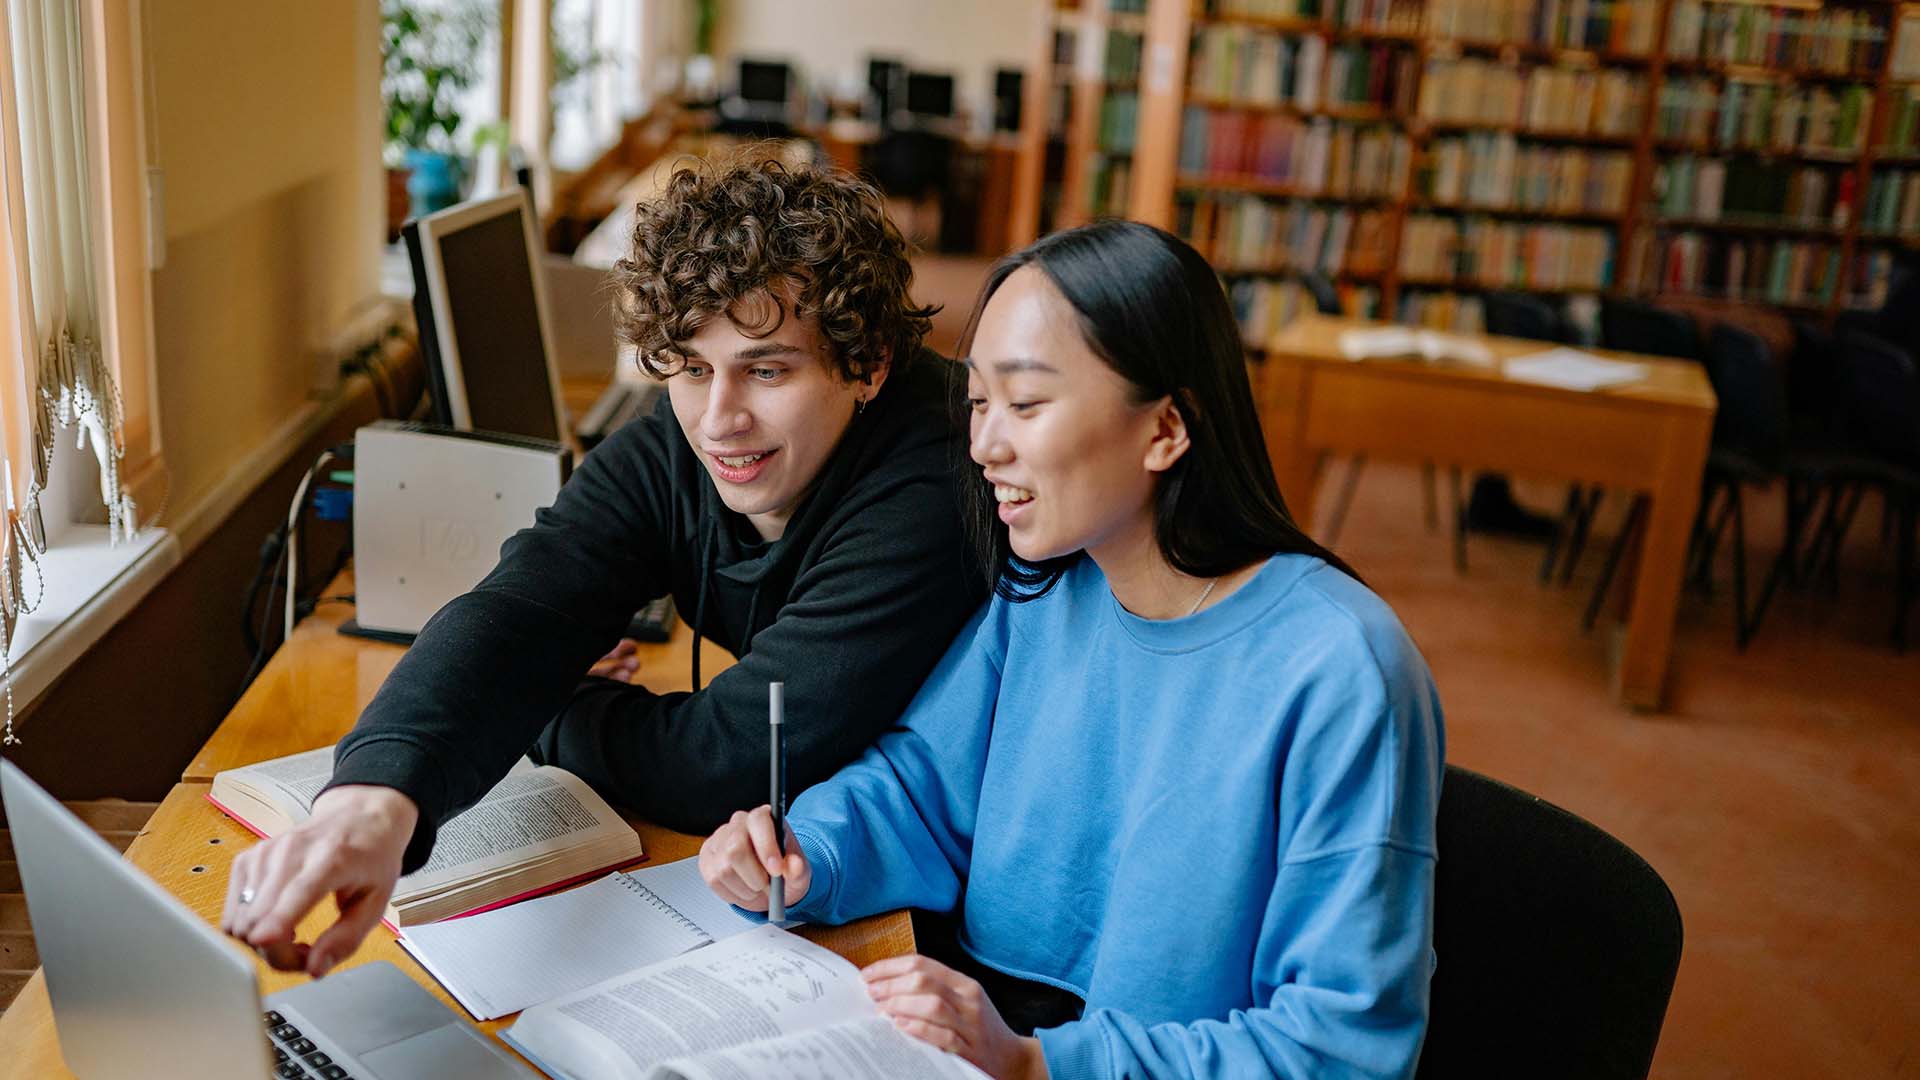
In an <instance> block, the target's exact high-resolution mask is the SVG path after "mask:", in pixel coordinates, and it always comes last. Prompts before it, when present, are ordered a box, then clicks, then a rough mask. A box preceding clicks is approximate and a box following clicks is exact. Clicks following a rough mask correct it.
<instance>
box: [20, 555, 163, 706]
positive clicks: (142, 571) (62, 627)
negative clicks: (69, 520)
mask: <svg viewBox="0 0 1920 1080" xmlns="http://www.w3.org/2000/svg"><path fill="white" fill-rule="evenodd" d="M179 563H180V544H179V541H178V540H177V539H176V538H175V537H174V535H173V533H171V532H169V531H167V530H165V529H151V528H150V529H144V530H142V531H141V532H140V534H139V535H137V536H136V537H134V539H133V540H132V541H131V542H129V543H125V544H121V545H119V546H118V547H115V546H113V545H111V544H109V543H108V542H107V527H106V526H104V525H76V526H74V527H73V528H71V529H70V530H68V531H67V532H66V533H65V534H64V535H62V536H61V537H60V539H59V541H58V542H57V543H56V544H55V545H54V546H53V547H51V548H49V549H48V550H47V552H46V554H44V555H42V556H41V557H40V569H41V573H42V574H44V576H45V581H46V582H47V586H46V592H45V594H44V595H43V596H41V597H40V602H39V604H38V606H36V607H35V608H34V610H33V611H31V612H28V613H27V614H26V615H24V616H22V617H21V619H20V622H19V624H18V625H16V626H15V627H14V630H13V640H12V643H11V645H10V648H9V651H8V655H9V656H11V657H12V658H13V664H12V675H11V678H12V690H13V708H14V711H15V712H16V713H17V712H24V711H25V710H26V708H27V706H29V705H31V704H32V703H33V702H34V700H35V699H37V698H38V697H39V696H40V695H41V694H42V693H43V692H45V691H46V689H47V688H48V687H49V686H52V685H53V683H54V681H55V680H57V679H58V678H59V677H60V675H61V673H62V672H64V671H65V670H66V669H67V668H68V667H69V666H71V665H72V664H73V662H74V661H75V660H77V659H79V658H80V656H81V654H83V653H85V652H86V651H87V650H88V649H90V648H92V647H93V644H94V643H95V642H97V641H99V640H100V639H101V638H102V637H104V636H105V635H106V633H107V631H108V630H110V629H112V628H113V625H114V624H115V623H117V622H119V621H120V619H121V618H122V617H124V616H125V615H126V614H127V612H129V611H131V610H133V607H134V605H135V604H138V603H139V602H140V601H141V600H142V599H144V598H145V597H146V595H147V594H148V593H149V592H151V591H152V590H153V587H154V586H155V585H157V584H159V583H160V580H161V579H162V578H164V577H166V575H167V573H168V571H170V570H172V569H173V568H174V567H175V566H178V565H179ZM26 575H27V582H26V591H27V593H28V596H29V597H31V596H32V594H33V591H34V589H35V588H36V580H35V579H36V578H38V577H40V575H38V574H35V573H34V572H33V571H32V570H31V569H28V570H27V571H26Z"/></svg>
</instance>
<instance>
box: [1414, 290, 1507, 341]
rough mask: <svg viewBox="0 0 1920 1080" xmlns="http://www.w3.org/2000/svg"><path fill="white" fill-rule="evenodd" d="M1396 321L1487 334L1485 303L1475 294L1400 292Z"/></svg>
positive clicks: (1446, 329) (1422, 291)
mask: <svg viewBox="0 0 1920 1080" xmlns="http://www.w3.org/2000/svg"><path fill="white" fill-rule="evenodd" d="M1394 320H1395V321H1397V322H1402V323H1405V324H1407V325H1408V326H1420V327H1425V328H1427V329H1429V330H1443V331H1449V332H1452V333H1456V334H1483V333H1486V327H1487V311H1486V304H1485V302H1484V301H1482V300H1481V298H1480V297H1479V296H1478V295H1476V294H1474V293H1457V292H1452V291H1450V290H1439V291H1434V290H1428V289H1408V290H1407V291H1405V292H1403V293H1401V294H1400V303H1399V306H1398V308H1397V309H1396V310H1395V312H1394Z"/></svg>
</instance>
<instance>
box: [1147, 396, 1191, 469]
mask: <svg viewBox="0 0 1920 1080" xmlns="http://www.w3.org/2000/svg"><path fill="white" fill-rule="evenodd" d="M1192 445H1193V440H1192V438H1191V437H1190V436H1189V435H1188V433H1187V418H1186V416H1184V415H1183V414H1182V413H1181V412H1180V408H1179V406H1177V405H1175V404H1174V403H1173V397H1172V396H1171V395H1169V396H1167V397H1164V398H1161V399H1160V400H1159V402H1157V403H1156V404H1154V405H1153V438H1152V440H1151V441H1149V442H1148V443H1147V456H1146V461H1145V462H1144V464H1145V465H1146V467H1147V471H1148V472H1166V471H1167V470H1168V469H1171V468H1173V466H1174V463H1175V462H1177V461H1179V460H1180V459H1181V458H1182V457H1185V456H1186V453H1187V450H1188V448H1189V447H1191V446H1192Z"/></svg>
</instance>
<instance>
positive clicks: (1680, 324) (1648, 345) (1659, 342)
mask: <svg viewBox="0 0 1920 1080" xmlns="http://www.w3.org/2000/svg"><path fill="white" fill-rule="evenodd" d="M1600 345H1601V347H1602V348H1608V349H1620V350H1622V351H1625V352H1637V353H1647V354H1649V355H1652V356H1671V357H1675V358H1677V359H1681V360H1702V359H1705V356H1704V354H1703V352H1702V351H1701V348H1700V345H1701V342H1700V331H1699V329H1698V328H1697V327H1695V326H1694V324H1693V320H1692V319H1691V318H1689V317H1687V316H1685V315H1682V314H1680V313H1679V312H1677V311H1666V310H1663V309H1661V308H1657V307H1654V306H1653V305H1652V304H1643V303H1641V302H1640V301H1638V300H1614V299H1605V300H1602V301H1600Z"/></svg>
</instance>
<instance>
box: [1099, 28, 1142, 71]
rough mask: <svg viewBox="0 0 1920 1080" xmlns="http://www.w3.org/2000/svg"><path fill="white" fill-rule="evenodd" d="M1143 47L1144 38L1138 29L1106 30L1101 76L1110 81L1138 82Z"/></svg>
mask: <svg viewBox="0 0 1920 1080" xmlns="http://www.w3.org/2000/svg"><path fill="white" fill-rule="evenodd" d="M1145 48H1146V38H1145V36H1144V35H1142V34H1140V33H1139V32H1138V31H1134V30H1108V31H1107V54H1106V60H1105V63H1104V64H1103V65H1102V71H1101V74H1102V77H1103V78H1105V79H1106V80H1107V81H1108V82H1110V83H1137V82H1139V81H1140V60H1141V55H1142V53H1143V52H1144V51H1145Z"/></svg>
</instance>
